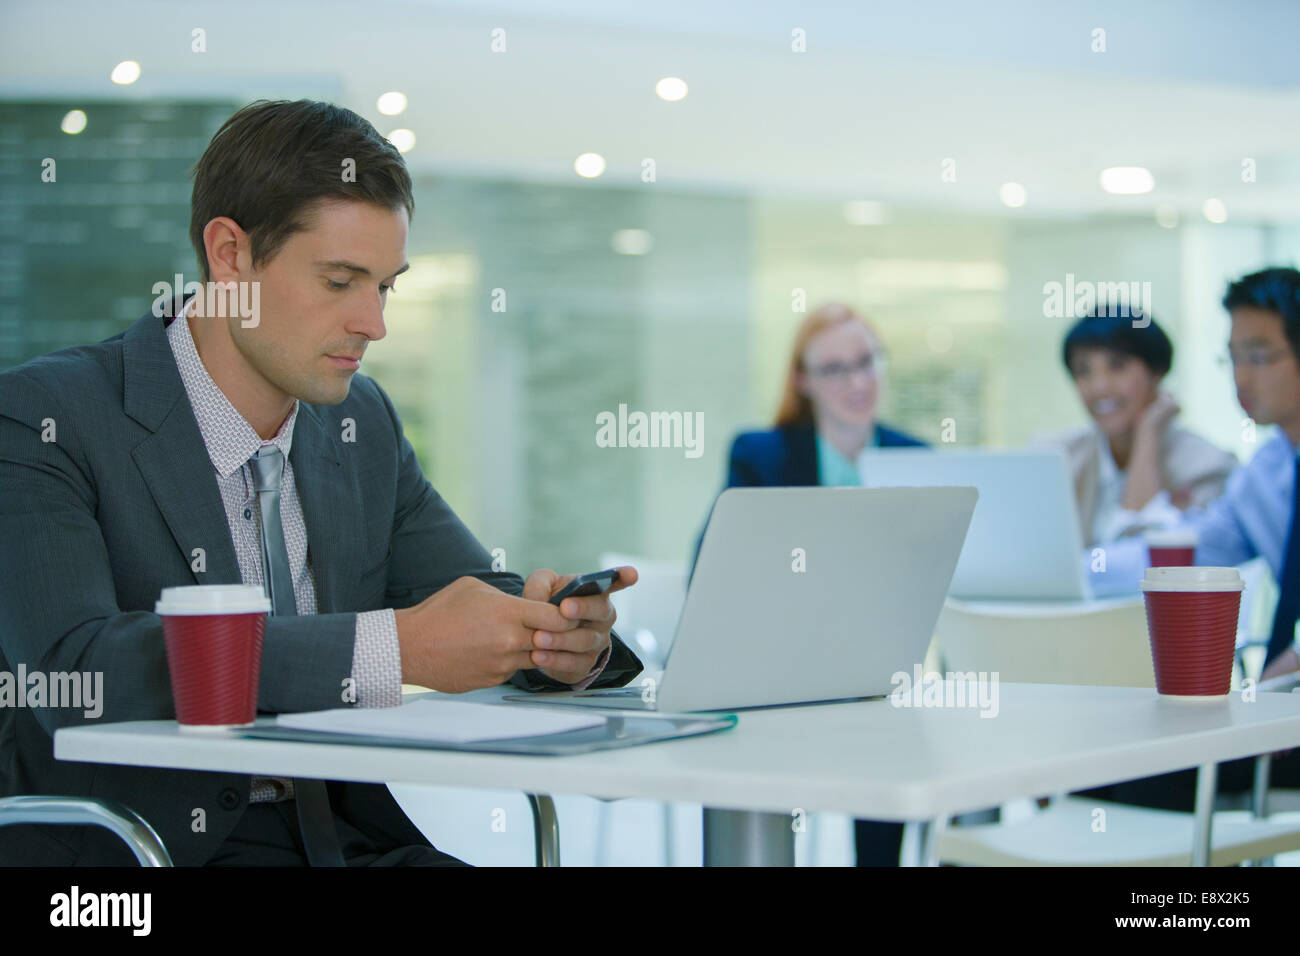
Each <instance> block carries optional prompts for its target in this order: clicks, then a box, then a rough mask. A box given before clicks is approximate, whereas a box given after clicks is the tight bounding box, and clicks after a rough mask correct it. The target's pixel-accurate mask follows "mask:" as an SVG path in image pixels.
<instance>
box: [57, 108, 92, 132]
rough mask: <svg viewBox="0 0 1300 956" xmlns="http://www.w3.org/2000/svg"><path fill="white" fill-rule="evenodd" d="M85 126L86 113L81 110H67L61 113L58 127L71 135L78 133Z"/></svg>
mask: <svg viewBox="0 0 1300 956" xmlns="http://www.w3.org/2000/svg"><path fill="white" fill-rule="evenodd" d="M85 128H86V114H85V113H83V112H82V111H81V110H68V112H66V113H64V114H63V122H62V123H60V124H59V129H61V130H63V132H65V133H70V134H72V135H73V136H75V135H77V134H78V133H80V132H81V131H82V130H83V129H85Z"/></svg>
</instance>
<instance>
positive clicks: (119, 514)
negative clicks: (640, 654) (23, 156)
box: [0, 101, 641, 865]
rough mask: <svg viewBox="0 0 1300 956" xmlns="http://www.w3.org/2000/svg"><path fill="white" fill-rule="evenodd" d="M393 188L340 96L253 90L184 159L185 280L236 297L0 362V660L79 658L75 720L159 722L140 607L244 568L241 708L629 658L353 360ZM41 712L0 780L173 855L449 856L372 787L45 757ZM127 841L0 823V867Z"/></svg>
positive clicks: (454, 684) (104, 849) (371, 320)
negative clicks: (188, 268)
mask: <svg viewBox="0 0 1300 956" xmlns="http://www.w3.org/2000/svg"><path fill="white" fill-rule="evenodd" d="M413 208H414V204H413V201H412V199H411V184H410V179H409V177H408V175H407V172H406V169H405V165H404V163H403V161H402V159H401V157H400V155H399V154H398V153H397V151H396V150H395V149H394V148H393V147H392V146H391V145H390V144H389V143H387V141H385V140H384V139H383V138H382V137H380V136H379V135H378V133H376V132H375V130H374V128H373V127H372V126H371V125H370V124H369V123H367V122H366V121H365V120H363V119H362V118H360V117H359V116H357V115H356V114H355V113H352V112H351V111H348V110H344V109H340V108H338V107H335V106H331V105H329V104H324V103H313V102H306V101H299V102H296V103H287V102H278V103H265V102H259V103H255V104H252V105H251V106H249V107H246V108H245V109H243V110H241V111H240V112H238V113H236V114H235V116H233V117H232V118H231V119H230V120H229V121H228V122H227V123H226V124H225V125H224V126H223V127H222V129H221V130H220V131H218V133H217V134H216V136H214V137H213V140H212V142H211V143H210V144H209V146H208V148H207V150H206V151H205V153H204V155H203V157H202V159H201V160H200V161H199V163H198V165H197V166H196V169H195V183H194V195H193V205H192V214H191V239H192V241H193V243H194V246H195V250H196V252H197V254H198V257H199V263H200V266H201V268H202V274H203V279H204V282H205V285H206V284H208V283H211V282H215V283H219V284H229V285H227V286H225V287H226V288H228V289H230V290H237V292H238V294H232V295H231V297H230V300H229V302H240V303H243V304H245V305H247V304H252V305H254V306H255V307H254V308H252V309H243V310H241V309H238V308H232V309H230V310H227V311H226V312H225V314H223V315H214V314H211V313H212V312H213V309H212V303H213V302H214V301H215V302H219V301H220V299H219V297H213V298H207V299H206V301H205V297H204V296H195V297H194V298H191V299H189V300H188V301H185V302H184V305H183V307H182V308H181V309H180V310H176V309H175V306H174V305H173V301H172V300H171V299H170V297H160V300H159V302H160V305H161V308H155V310H154V312H151V313H150V314H149V315H146V316H144V317H143V318H141V319H140V320H139V321H137V322H136V323H135V324H134V325H132V326H131V327H130V328H129V329H127V330H126V332H124V333H122V334H121V335H117V336H114V337H113V338H110V339H108V340H106V341H104V342H101V343H99V344H97V345H93V346H86V347H80V348H74V349H68V350H65V351H62V352H57V353H54V354H52V355H47V356H43V357H41V358H39V359H36V360H33V361H32V362H29V363H27V364H25V365H23V366H20V367H18V368H16V369H13V370H11V371H9V372H7V373H5V374H3V375H0V488H2V489H3V494H0V540H3V542H4V546H3V548H0V671H7V672H10V673H13V672H16V671H18V670H20V669H21V670H25V671H26V673H28V674H37V673H40V674H44V675H47V677H48V675H56V674H70V673H79V674H96V673H99V674H102V675H103V700H102V701H101V702H100V707H102V712H101V713H100V714H99V715H98V716H97V719H98V720H100V721H124V720H158V719H174V718H175V708H174V705H173V701H172V695H171V688H170V684H169V679H168V672H167V662H166V656H165V653H164V648H163V641H162V630H161V624H160V621H159V618H158V616H157V615H156V614H154V613H153V608H154V602H155V601H156V600H157V598H158V596H159V593H160V592H161V591H162V589H163V588H166V587H175V586H180V585H193V584H223V583H244V584H256V585H261V586H264V587H266V589H267V591H268V593H269V594H270V596H271V598H272V604H273V608H274V610H273V614H272V616H271V617H270V618H269V619H268V621H267V627H266V634H265V640H264V650H263V660H262V675H261V684H260V687H259V696H258V709H259V710H260V711H262V712H267V713H289V712H296V711H310V710H321V709H326V708H333V707H343V706H393V705H396V704H398V703H400V701H401V684H402V683H411V684H420V685H423V686H427V687H432V688H434V689H437V690H442V691H448V692H460V691H467V690H470V689H473V688H478V687H487V686H492V685H496V684H500V683H503V682H506V681H507V680H509V681H510V682H512V683H514V684H516V685H518V686H520V687H524V688H527V689H529V690H541V689H546V688H568V687H579V688H581V687H587V686H601V687H603V686H620V685H622V684H626V683H627V682H628V681H630V680H631V679H632V678H633V677H635V676H636V674H637V673H639V672H640V669H641V664H640V661H638V660H637V659H636V656H635V655H634V654H632V652H631V651H630V650H628V648H627V647H626V646H625V645H624V644H623V643H622V642H621V641H620V640H619V639H618V637H617V636H616V635H614V634H613V633H612V630H611V627H612V625H613V621H614V613H613V610H612V607H611V605H610V602H609V599H608V597H607V596H604V595H600V596H594V597H585V598H568V599H566V600H565V601H564V602H563V604H562V606H561V607H559V608H557V607H555V606H553V605H551V604H549V603H547V601H548V599H549V597H550V596H551V595H552V594H554V593H556V592H557V591H558V590H559V589H560V588H561V587H562V586H563V585H564V584H565V583H567V581H568V580H569V579H570V576H563V577H562V576H560V575H557V574H555V573H554V572H552V571H549V570H542V571H535V572H533V574H531V575H529V577H528V579H527V580H526V581H524V580H521V579H520V578H519V577H518V576H517V575H514V574H509V573H506V572H504V571H495V570H493V567H492V560H491V558H490V556H489V555H488V553H487V551H486V550H485V549H484V547H483V546H482V545H481V544H479V542H478V541H477V540H475V538H474V536H473V535H472V534H471V533H470V531H469V530H468V529H467V528H466V527H465V525H464V524H462V523H461V521H460V519H459V518H457V516H456V515H455V514H454V513H453V512H452V510H451V508H450V507H448V505H447V503H446V502H445V501H443V499H442V498H441V497H440V496H439V495H438V493H437V492H436V491H434V489H433V488H432V487H431V486H430V485H429V483H428V481H427V480H426V479H425V478H424V476H423V474H422V473H421V470H420V466H419V464H418V463H417V461H416V458H415V453H414V451H413V450H412V448H411V445H410V444H409V442H407V440H406V439H405V438H404V437H403V435H402V427H401V423H400V422H399V421H398V417H397V413H396V412H395V411H394V409H393V406H392V403H391V402H390V401H389V399H388V396H387V395H386V394H385V393H384V391H383V390H382V389H381V388H380V387H379V386H378V385H377V384H376V383H375V382H374V381H372V380H371V379H369V378H367V377H365V376H363V375H358V374H356V370H357V367H358V365H359V360H360V358H361V356H362V353H363V352H364V350H365V348H366V346H367V344H368V343H369V342H371V341H373V340H376V339H379V338H382V337H383V336H384V334H385V329H384V324H383V307H384V303H385V301H386V293H387V291H388V289H389V288H391V286H392V284H393V281H394V279H395V278H396V276H397V275H399V274H400V273H401V272H403V271H405V269H406V268H407V265H406V256H405V247H406V235H407V228H408V223H409V218H410V215H411V213H412V211H413ZM208 287H209V288H213V287H212V286H210V285H209V286H208ZM228 304H229V303H228ZM174 311H179V312H180V314H179V315H177V317H176V318H174V319H171V318H170V315H171V313H173V312H174ZM159 312H161V313H164V314H162V315H159V314H157V313H159ZM621 570H622V582H621V583H622V586H626V585H628V584H631V583H634V582H635V580H636V572H635V571H634V570H633V569H631V568H624V569H621ZM23 691H24V689H22V688H20V689H19V693H23ZM37 703H38V704H39V703H40V702H39V701H37ZM45 703H46V706H18V707H14V706H10V707H0V795H4V796H9V795H16V794H31V793H35V794H58V795H82V796H88V797H96V798H107V799H113V800H118V801H121V802H122V803H124V804H126V805H127V806H129V807H131V808H132V809H134V810H135V811H137V812H138V813H140V814H141V815H142V816H143V817H144V818H145V819H146V820H148V821H149V823H150V824H152V825H153V827H154V828H155V829H156V830H157V831H158V833H159V835H160V836H161V837H162V839H163V842H164V844H165V845H166V846H167V848H168V850H169V851H170V852H171V854H172V857H173V859H174V860H175V861H176V862H177V863H178V864H180V865H202V864H208V863H216V864H228V865H263V864H288V865H303V864H304V863H308V862H310V863H313V864H325V865H343V864H347V865H394V864H402V865H405V864H414V865H438V864H442V863H456V862H458V861H456V860H453V859H452V858H451V857H448V856H446V855H445V854H442V853H440V852H439V851H437V850H435V849H434V848H433V847H432V846H431V845H430V844H429V842H428V841H427V840H426V839H425V838H424V836H423V835H422V834H421V833H420V831H419V830H418V829H416V827H415V826H414V825H413V824H412V823H411V821H410V820H409V819H407V818H406V816H405V815H404V814H403V813H402V812H401V809H400V808H399V807H398V806H397V804H396V802H395V801H394V800H393V799H392V797H391V795H390V794H389V793H388V790H387V788H386V787H384V786H382V785H361V784H352V783H339V782H333V781H331V782H328V783H327V785H324V786H322V785H321V784H320V783H319V782H316V781H309V780H287V779H280V778H269V777H258V778H250V777H249V776H247V775H242V774H236V773H206V772H205V773H199V772H188V771H171V770H151V769H141V768H132V767H122V766H113V765H103V764H85V763H69V762H62V761H57V760H55V759H54V757H53V748H52V735H53V733H54V731H55V730H57V729H58V728H60V727H68V726H74V725H77V724H80V723H83V722H85V721H87V720H89V719H91V718H89V717H88V716H87V712H86V711H85V710H84V709H78V708H71V707H67V706H59V705H60V704H61V703H66V702H60V701H57V700H51V701H47V702H45ZM322 814H323V816H322ZM132 862H133V859H132V857H131V855H130V854H129V853H128V852H127V850H126V848H125V847H124V846H123V845H122V844H121V843H120V841H118V840H117V839H116V838H115V837H113V836H112V835H111V834H109V833H108V832H107V831H105V830H102V829H98V828H94V827H76V828H73V827H52V826H22V827H6V828H0V864H4V865H35V864H62V865H73V864H76V865H114V864H130V863H132Z"/></svg>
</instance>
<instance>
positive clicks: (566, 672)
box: [523, 565, 637, 684]
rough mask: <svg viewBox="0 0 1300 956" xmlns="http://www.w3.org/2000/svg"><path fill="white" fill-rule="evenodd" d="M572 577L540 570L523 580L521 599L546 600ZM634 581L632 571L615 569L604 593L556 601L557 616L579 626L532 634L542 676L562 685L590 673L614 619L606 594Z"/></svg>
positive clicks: (627, 585)
mask: <svg viewBox="0 0 1300 956" xmlns="http://www.w3.org/2000/svg"><path fill="white" fill-rule="evenodd" d="M576 577H577V575H576V574H565V575H560V574H556V573H555V572H554V571H552V570H550V569H549V568H541V569H539V570H537V571H534V572H533V573H532V574H530V575H528V579H527V580H526V581H524V593H523V597H525V598H527V599H528V600H530V601H549V600H550V599H551V596H552V595H554V594H557V593H558V592H559V591H560V589H562V588H563V587H564V586H565V585H566V584H568V583H569V582H570V581H572V580H573V579H574V578H576ZM636 578H637V574H636V568H634V567H632V566H630V565H625V566H624V567H621V568H619V569H618V580H617V581H616V582H615V583H614V586H613V587H612V588H610V590H609V591H607V592H605V593H604V594H592V595H589V596H588V597H567V598H565V599H564V600H563V601H561V602H560V613H561V614H562V615H564V616H565V617H566V618H568V619H570V620H572V621H577V622H578V623H579V626H578V627H575V628H573V629H572V630H568V631H562V632H560V633H555V632H552V631H534V632H533V652H532V661H533V663H534V664H536V665H537V667H538V668H540V669H541V672H542V673H543V674H545V675H546V676H547V677H550V678H552V679H554V680H557V681H559V682H560V683H562V684H577V683H579V682H581V681H582V680H583V679H585V678H586V676H587V675H588V674H590V673H591V669H592V668H593V667H595V666H596V661H598V660H600V655H601V654H603V653H604V652H605V648H607V647H609V632H610V629H611V628H613V626H614V619H615V618H616V617H617V614H615V612H614V605H613V602H611V601H610V599H609V595H610V594H611V593H612V592H614V591H621V590H622V589H623V588H627V587H631V586H632V585H633V584H636Z"/></svg>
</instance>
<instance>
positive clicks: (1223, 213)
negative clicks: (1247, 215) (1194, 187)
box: [1201, 199, 1228, 223]
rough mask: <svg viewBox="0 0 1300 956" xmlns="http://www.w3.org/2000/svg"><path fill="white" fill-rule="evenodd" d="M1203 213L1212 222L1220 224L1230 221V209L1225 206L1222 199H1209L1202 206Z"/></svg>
mask: <svg viewBox="0 0 1300 956" xmlns="http://www.w3.org/2000/svg"><path fill="white" fill-rule="evenodd" d="M1201 212H1202V213H1204V214H1205V218H1206V219H1208V220H1210V222H1214V223H1219V222H1227V221H1228V207H1227V206H1225V205H1224V204H1223V200H1222V199H1207V200H1205V204H1204V205H1202V206H1201Z"/></svg>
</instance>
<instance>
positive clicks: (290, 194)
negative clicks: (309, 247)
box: [190, 100, 415, 282]
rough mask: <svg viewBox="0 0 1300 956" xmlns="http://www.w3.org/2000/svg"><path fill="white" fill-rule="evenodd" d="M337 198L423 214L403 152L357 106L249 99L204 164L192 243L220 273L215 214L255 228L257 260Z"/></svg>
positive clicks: (204, 268)
mask: <svg viewBox="0 0 1300 956" xmlns="http://www.w3.org/2000/svg"><path fill="white" fill-rule="evenodd" d="M348 160H351V162H350V163H349V162H348ZM329 199H341V200H359V201H361V202H368V203H371V204H373V205H376V206H381V207H383V208H385V209H398V208H399V207H405V208H406V212H407V215H408V216H409V215H413V214H414V213H415V200H414V198H413V197H412V195H411V177H410V175H409V174H408V173H407V171H406V163H405V162H404V161H403V159H402V154H401V153H399V152H398V151H397V149H396V147H394V146H393V144H392V143H390V142H388V140H386V139H384V138H383V137H382V136H380V135H379V133H378V132H377V131H376V130H375V128H374V127H373V126H371V125H370V123H368V122H367V121H366V120H364V119H363V118H362V117H360V116H358V115H357V114H356V113H354V112H352V111H351V110H349V109H344V108H343V107H341V106H335V105H334V104H332V103H321V102H317V101H314V100H296V101H292V102H290V101H288V100H276V101H271V100H258V101H257V102H255V103H250V104H249V105H248V106H245V107H244V108H243V109H241V110H240V111H239V112H237V113H236V114H235V115H234V116H232V117H230V119H228V120H226V122H225V124H224V125H223V126H222V127H221V129H219V130H217V133H216V135H215V136H213V137H212V142H210V143H208V148H207V149H206V150H204V151H203V155H202V156H201V157H200V158H199V161H198V163H197V164H195V166H194V192H193V195H192V197H191V199H190V242H191V243H192V244H193V245H194V251H195V253H196V254H197V255H198V258H199V269H200V271H201V272H202V274H203V281H204V282H207V281H208V279H210V278H211V276H210V275H209V272H208V255H207V250H206V249H205V248H204V245H203V230H204V229H205V228H206V227H207V224H208V223H209V222H211V221H212V220H213V219H216V218H217V217H219V216H228V217H229V218H231V219H233V220H234V221H235V222H237V223H239V227H240V228H241V229H243V230H244V231H245V232H246V233H248V235H249V238H250V240H251V243H252V257H253V265H254V266H255V267H256V266H258V265H260V264H261V263H263V262H266V261H268V260H270V259H272V258H274V257H275V254H276V253H277V252H279V251H280V249H281V247H283V245H284V243H285V241H286V240H287V239H288V238H289V237H290V236H291V235H293V234H294V233H295V232H298V231H300V230H302V229H304V228H306V226H307V224H308V217H309V214H310V212H311V210H312V207H313V206H314V204H315V203H317V202H318V201H320V200H329Z"/></svg>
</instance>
